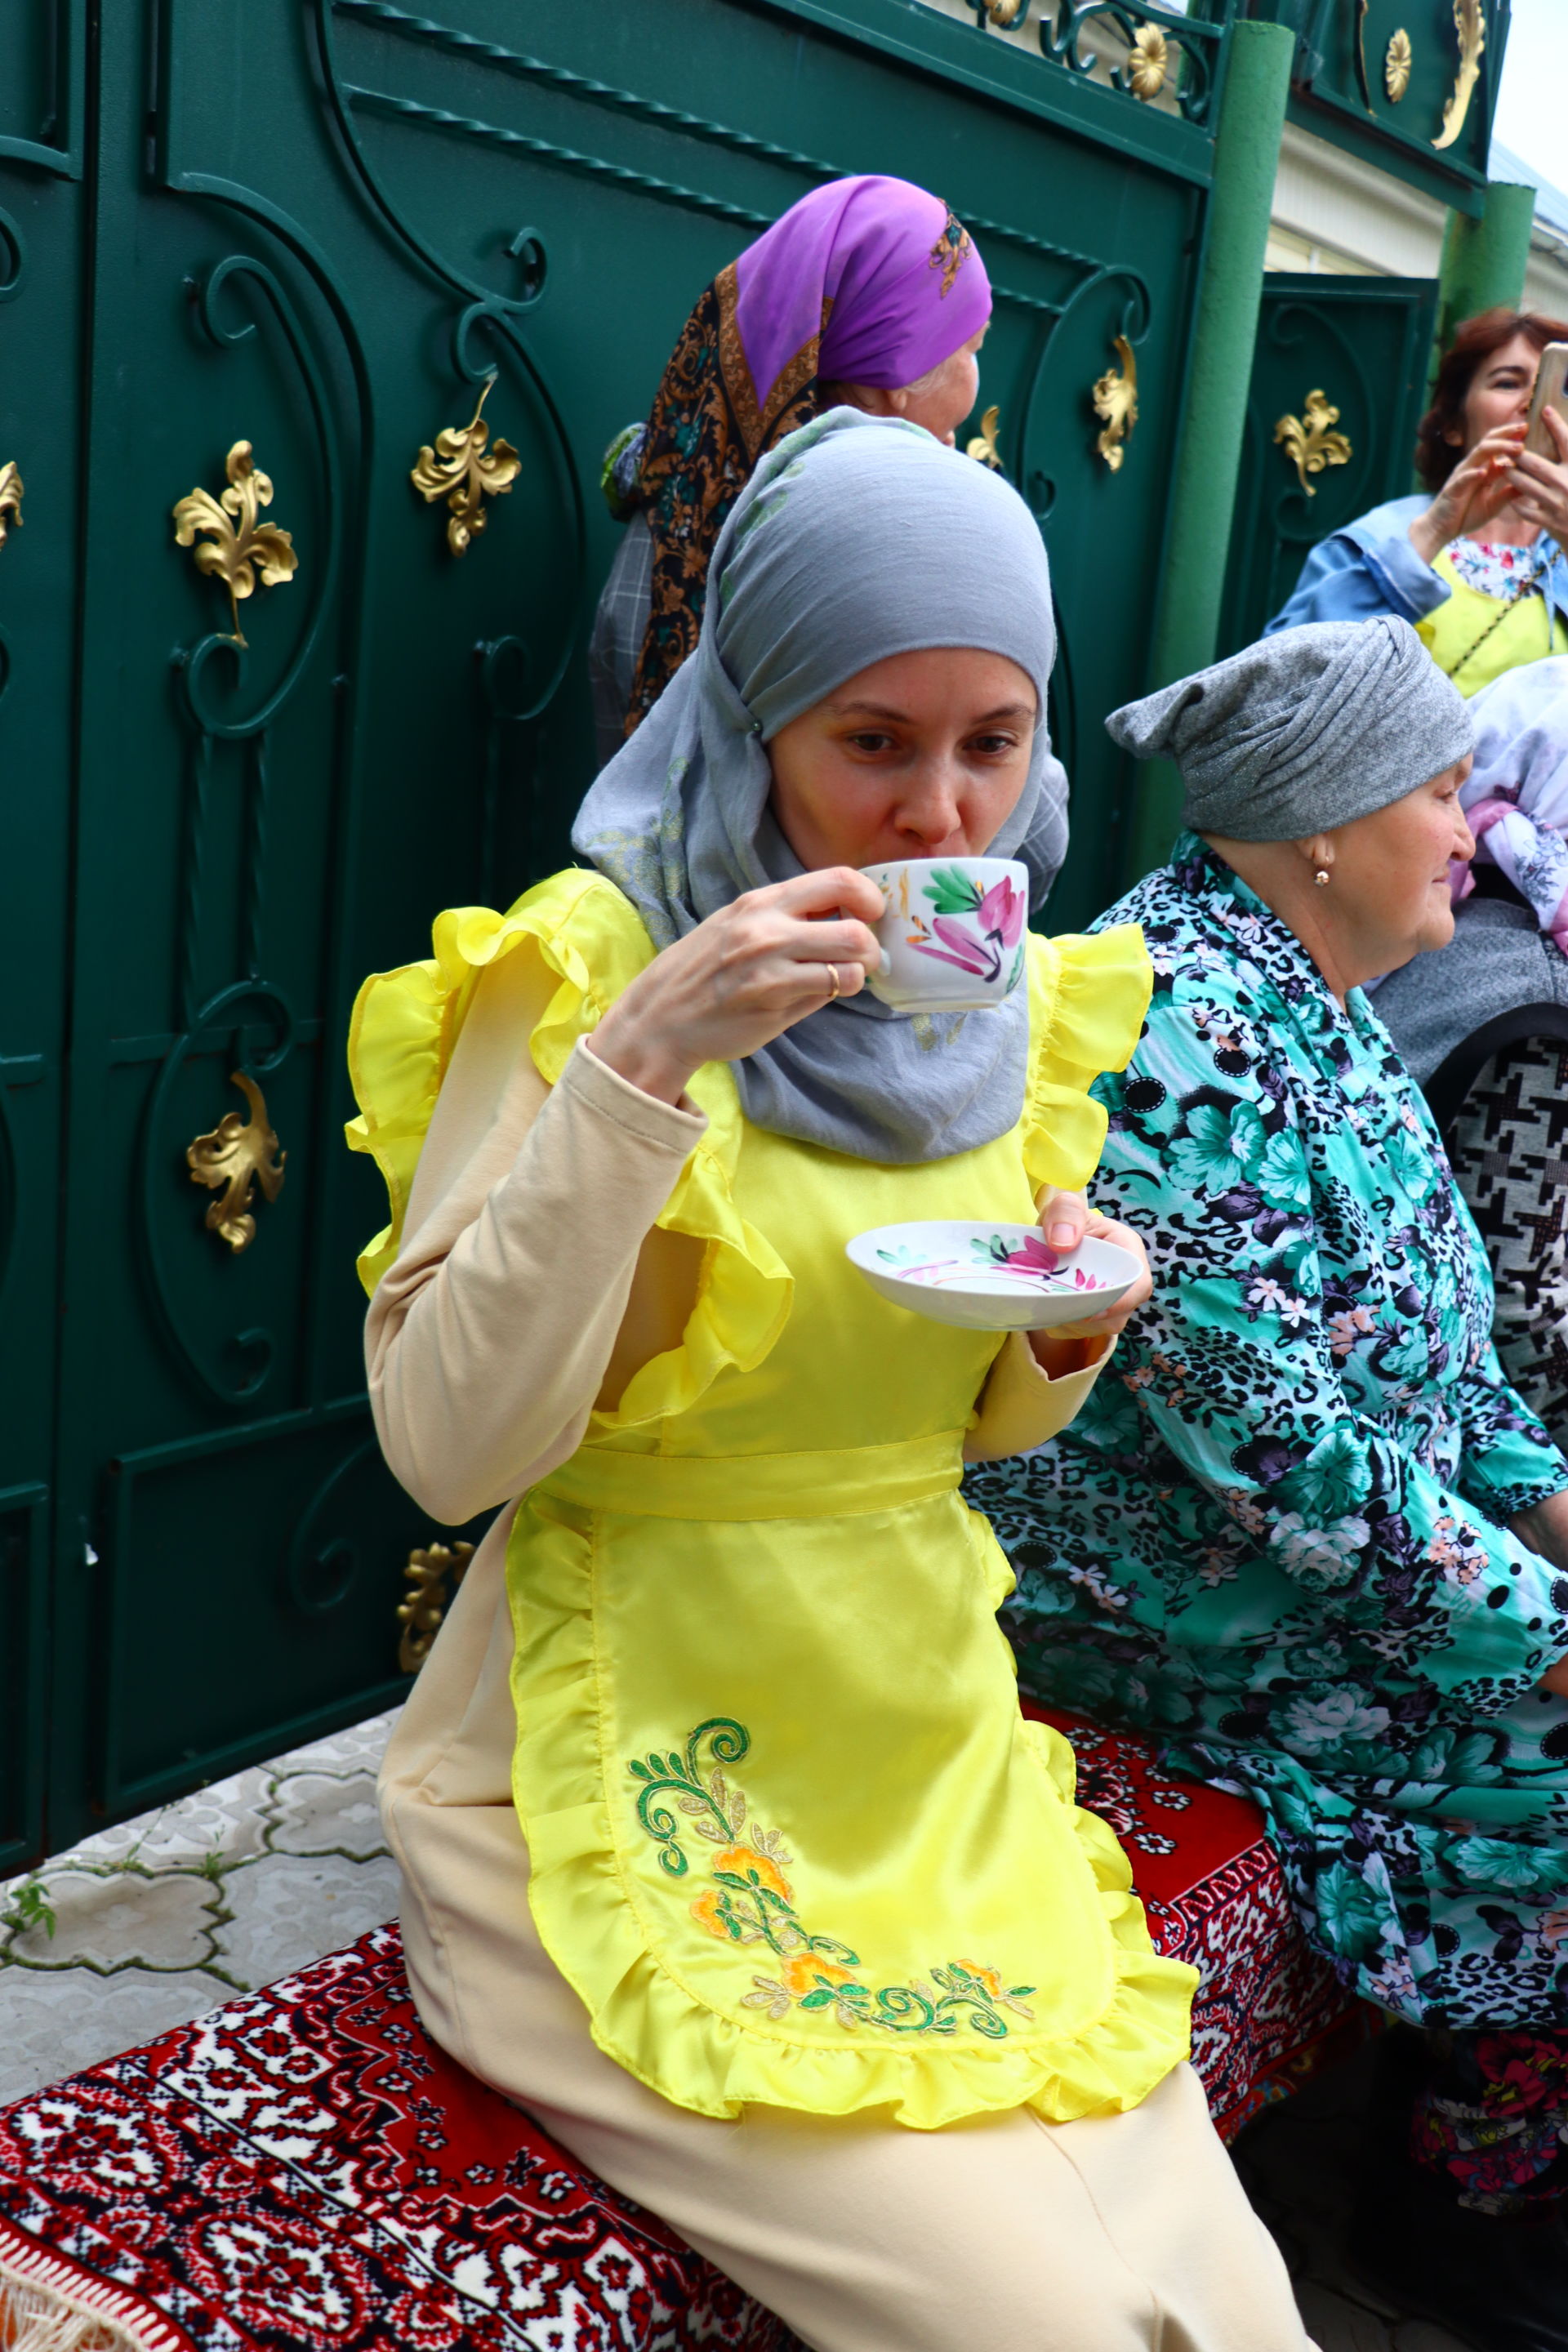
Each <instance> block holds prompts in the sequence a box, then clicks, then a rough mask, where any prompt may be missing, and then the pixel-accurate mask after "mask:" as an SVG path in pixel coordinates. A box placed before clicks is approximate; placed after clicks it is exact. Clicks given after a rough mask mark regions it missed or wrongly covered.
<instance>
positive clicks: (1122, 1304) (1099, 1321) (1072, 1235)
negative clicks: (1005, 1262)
mask: <svg viewBox="0 0 1568 2352" xmlns="http://www.w3.org/2000/svg"><path fill="white" fill-rule="evenodd" d="M1039 1218H1040V1231H1041V1232H1042V1233H1043V1234H1044V1235H1045V1237H1046V1242H1047V1246H1048V1247H1049V1248H1051V1249H1054V1250H1058V1251H1060V1252H1061V1254H1062V1255H1063V1256H1068V1255H1071V1253H1072V1252H1073V1251H1074V1250H1075V1249H1077V1247H1078V1245H1079V1242H1081V1241H1083V1240H1085V1239H1086V1238H1087V1239H1090V1240H1094V1241H1100V1242H1114V1243H1116V1244H1117V1245H1118V1246H1119V1247H1120V1248H1121V1249H1124V1250H1127V1251H1129V1252H1131V1255H1132V1256H1133V1257H1135V1258H1136V1259H1137V1261H1138V1263H1139V1265H1140V1266H1141V1267H1142V1273H1141V1274H1140V1276H1139V1277H1138V1279H1137V1281H1136V1282H1134V1283H1133V1284H1131V1286H1130V1287H1129V1288H1128V1289H1127V1290H1125V1291H1124V1292H1123V1293H1122V1295H1121V1297H1120V1298H1119V1299H1118V1300H1117V1302H1116V1304H1115V1306H1114V1307H1106V1308H1105V1309H1104V1310H1103V1311H1102V1312H1101V1313H1100V1314H1099V1315H1086V1316H1085V1318H1084V1319H1083V1321H1082V1322H1081V1323H1058V1324H1056V1325H1054V1326H1053V1327H1052V1328H1051V1329H1050V1330H1048V1331H1031V1332H1030V1334H1029V1345H1030V1347H1031V1348H1032V1349H1034V1353H1035V1360H1036V1362H1037V1364H1038V1365H1039V1367H1040V1369H1041V1370H1042V1371H1043V1372H1045V1374H1046V1375H1047V1378H1048V1379H1050V1380H1060V1379H1061V1378H1062V1377H1063V1375H1064V1374H1065V1373H1068V1372H1077V1371H1083V1370H1087V1369H1088V1367H1089V1365H1090V1364H1094V1363H1098V1362H1099V1360H1100V1357H1101V1355H1102V1354H1103V1353H1104V1352H1105V1349H1104V1342H1106V1341H1107V1340H1114V1339H1117V1338H1118V1337H1119V1336H1120V1335H1121V1331H1122V1329H1123V1328H1125V1326H1126V1324H1127V1323H1128V1321H1129V1320H1130V1318H1131V1317H1132V1316H1134V1315H1135V1314H1136V1313H1137V1312H1138V1309H1139V1308H1140V1307H1143V1306H1146V1305H1147V1304H1148V1302H1149V1300H1150V1299H1151V1298H1152V1297H1153V1295H1154V1277H1153V1276H1152V1274H1151V1272H1150V1270H1149V1253H1148V1252H1147V1250H1146V1249H1145V1248H1144V1246H1143V1243H1142V1236H1141V1235H1140V1234H1137V1233H1136V1232H1135V1231H1134V1230H1133V1228H1132V1227H1131V1225H1123V1224H1119V1223H1117V1221H1116V1219H1115V1218H1114V1217H1102V1216H1101V1215H1100V1211H1099V1210H1098V1209H1091V1208H1090V1207H1089V1202H1087V1201H1086V1200H1085V1199H1084V1196H1083V1194H1082V1193H1081V1192H1046V1193H1042V1194H1041V1196H1040V1202H1039Z"/></svg>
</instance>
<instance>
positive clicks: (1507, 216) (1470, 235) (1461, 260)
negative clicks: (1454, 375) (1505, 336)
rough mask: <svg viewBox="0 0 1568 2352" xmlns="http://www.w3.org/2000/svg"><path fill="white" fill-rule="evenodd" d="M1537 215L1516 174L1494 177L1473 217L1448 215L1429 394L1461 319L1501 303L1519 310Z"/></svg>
mask: <svg viewBox="0 0 1568 2352" xmlns="http://www.w3.org/2000/svg"><path fill="white" fill-rule="evenodd" d="M1534 220H1535V190H1534V189H1533V188H1531V187H1521V186H1520V185H1519V184H1518V183H1517V182H1516V181H1513V180H1493V181H1491V182H1489V184H1488V187H1487V204H1486V210H1485V211H1484V212H1483V213H1482V214H1481V215H1480V216H1479V219H1477V220H1471V219H1470V218H1469V216H1468V214H1465V213H1456V212H1451V213H1450V214H1449V215H1448V225H1447V228H1446V229H1445V230H1444V232H1443V259H1442V263H1441V266H1440V268H1439V269H1438V273H1437V323H1436V335H1435V338H1434V341H1433V346H1432V366H1431V370H1430V373H1428V376H1427V379H1426V388H1427V393H1428V395H1430V393H1431V389H1432V385H1433V383H1435V382H1436V374H1437V362H1438V361H1439V360H1440V359H1441V357H1442V355H1443V352H1445V350H1446V349H1447V342H1448V338H1449V336H1450V335H1451V334H1452V333H1453V331H1454V330H1455V328H1456V327H1457V326H1458V324H1459V321H1460V320H1462V319H1473V318H1474V317H1475V315H1476V312H1477V311H1478V310H1493V309H1497V308H1503V309H1507V310H1518V308H1519V306H1520V303H1521V300H1522V299H1523V298H1524V272H1525V268H1526V265H1527V264H1528V262H1529V260H1530V232H1531V226H1533V223H1534Z"/></svg>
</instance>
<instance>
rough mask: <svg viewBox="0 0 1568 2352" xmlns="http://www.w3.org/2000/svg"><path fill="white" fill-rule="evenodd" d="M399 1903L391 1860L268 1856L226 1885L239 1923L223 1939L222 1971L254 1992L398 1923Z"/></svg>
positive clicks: (226, 1896) (227, 1899)
mask: <svg viewBox="0 0 1568 2352" xmlns="http://www.w3.org/2000/svg"><path fill="white" fill-rule="evenodd" d="M397 1895H398V1885H397V1864H395V1862H394V1861H393V1859H392V1857H391V1855H390V1854H383V1855H381V1856H379V1857H378V1858H377V1859H376V1860H375V1861H374V1862H350V1861H346V1860H344V1859H343V1858H342V1857H341V1856H340V1855H337V1854H327V1855H323V1856H321V1857H320V1858H319V1859H315V1860H311V1859H307V1858H305V1857H303V1856H297V1855H294V1854H287V1853H269V1854H268V1855H267V1856H265V1858H264V1859H263V1860H262V1861H260V1862H255V1863H249V1864H247V1866H246V1867H245V1868H244V1869H243V1870H237V1871H236V1872H235V1874H234V1876H233V1877H232V1878H230V1879H229V1880H227V1881H226V1884H225V1886H224V1902H225V1904H226V1907H227V1908H228V1909H229V1910H230V1911H232V1912H233V1914H234V1918H233V1920H232V1922H230V1923H229V1924H227V1925H226V1926H225V1927H223V1928H222V1929H221V1931H220V1933H221V1939H222V1942H221V1948H222V1954H223V1962H222V1964H223V1966H224V1968H225V1969H226V1970H227V1972H228V1974H229V1975H230V1976H232V1977H233V1978H234V1979H236V1981H237V1983H240V1984H243V1985H245V1986H247V1988H248V1989H249V1990H252V1991H255V1990H257V1989H258V1987H259V1986H261V1985H266V1984H271V1983H272V1982H273V1981H274V1979H277V1978H278V1977H286V1976H291V1975H292V1974H293V1973H294V1971H295V1969H302V1968H308V1967H309V1966H310V1962H311V1961H312V1960H319V1959H320V1958H321V1956H322V1954H323V1953H324V1952H331V1951H335V1950H336V1949H337V1948H338V1947H339V1946H340V1945H341V1944H352V1943H353V1940H354V1938H355V1937H356V1936H363V1934H364V1932H365V1930H366V1928H367V1927H380V1926H381V1924H382V1922H383V1921H384V1920H386V1919H390V1918H392V1917H394V1916H395V1914H396V1910H397Z"/></svg>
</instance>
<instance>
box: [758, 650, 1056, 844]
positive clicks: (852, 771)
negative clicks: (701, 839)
mask: <svg viewBox="0 0 1568 2352" xmlns="http://www.w3.org/2000/svg"><path fill="white" fill-rule="evenodd" d="M1036 714H1037V702H1036V697H1035V688H1034V682H1033V680H1032V679H1031V678H1030V677H1029V675H1028V672H1027V671H1026V670H1023V669H1020V668H1019V667H1018V665H1017V663H1016V662H1014V661H1009V660H1008V659H1007V657H1006V656H1005V654H989V653H979V652H976V651H973V650H972V649H971V648H970V647H968V646H934V647H931V649H929V650H927V651H924V652H919V653H908V654H892V655H889V658H888V659H887V660H886V661H880V662H874V663H873V664H872V666H871V667H870V668H869V669H863V670H861V671H860V672H859V673H858V675H857V676H856V677H850V678H846V679H845V681H844V684H843V685H842V686H840V687H837V688H835V690H834V692H833V693H832V694H831V695H829V696H828V698H826V701H823V702H819V703H817V704H816V706H815V707H814V708H813V709H810V710H807V711H805V712H803V713H802V715H801V717H800V718H798V719H792V720H791V722H790V724H789V725H788V726H787V727H784V728H781V729H780V730H779V732H778V733H777V734H776V735H775V736H774V737H773V741H772V742H771V743H770V744H769V745H768V760H769V763H770V765H771V766H772V769H773V814H774V815H775V816H776V817H777V819H778V822H779V825H780V827H781V829H782V831H783V833H784V838H785V840H786V841H787V842H788V843H789V845H790V847H791V848H792V849H793V850H794V852H795V856H797V857H798V858H799V859H800V862H801V864H802V865H803V866H805V868H806V869H807V871H808V872H815V871H816V870H817V869H818V868H820V867H822V866H874V865H879V864H880V863H881V862H882V861H883V860H884V859H887V858H893V857H971V856H979V855H981V854H982V853H983V852H984V851H985V850H986V849H988V848H989V847H990V845H991V843H992V842H993V841H994V838H995V836H996V834H997V832H998V830H999V829H1000V827H1001V826H1002V824H1004V822H1005V820H1006V818H1007V817H1008V816H1009V815H1011V814H1012V811H1013V809H1014V807H1015V805H1016V802H1017V799H1018V796H1019V794H1020V793H1022V791H1023V789H1024V786H1025V784H1026V782H1027V780H1028V774H1029V755H1030V751H1031V749H1032V747H1033V743H1034V736H1035V724H1036Z"/></svg>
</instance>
